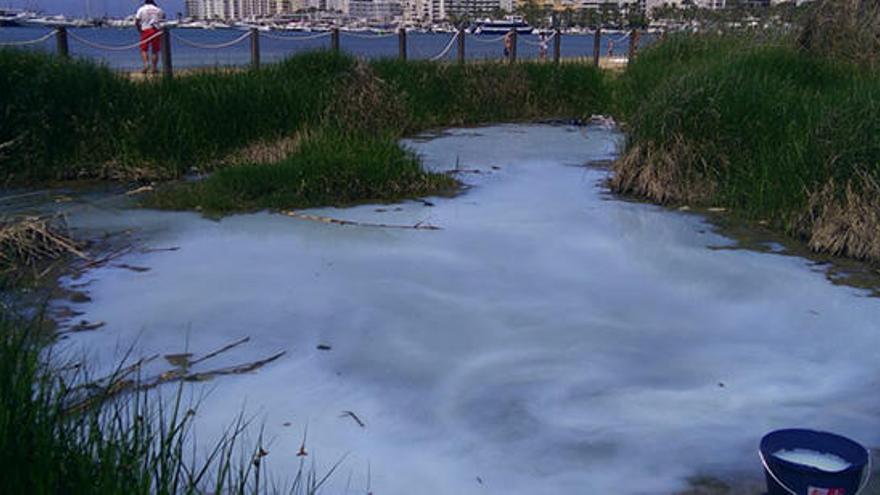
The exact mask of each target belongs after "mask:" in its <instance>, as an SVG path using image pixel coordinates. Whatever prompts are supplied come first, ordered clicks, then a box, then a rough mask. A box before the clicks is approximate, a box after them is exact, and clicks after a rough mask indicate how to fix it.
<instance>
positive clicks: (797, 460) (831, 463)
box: [773, 449, 852, 473]
mask: <svg viewBox="0 0 880 495" xmlns="http://www.w3.org/2000/svg"><path fill="white" fill-rule="evenodd" d="M773 455H774V456H776V457H778V458H779V459H782V460H783V461H788V462H791V463H794V464H800V465H802V466H809V467H813V468H816V469H821V470H822V471H827V472H829V473H838V472H840V471H843V470H844V469H847V468H848V467H850V466H852V464H850V463H849V462H847V461H846V460H845V459H843V458H842V457H840V456H837V455H834V454H830V453H828V452H817V451H815V450H810V449H782V450H777V451H776V452H774V453H773Z"/></svg>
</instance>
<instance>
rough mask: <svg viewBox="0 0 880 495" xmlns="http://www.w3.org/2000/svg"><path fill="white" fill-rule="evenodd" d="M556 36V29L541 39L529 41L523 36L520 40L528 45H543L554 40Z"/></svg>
mask: <svg viewBox="0 0 880 495" xmlns="http://www.w3.org/2000/svg"><path fill="white" fill-rule="evenodd" d="M555 37H556V31H553V34H551V35H550V36H547V37H546V38H544V39H543V40H540V41H529V40H527V39H525V38H522V39H521V40H520V41H522V42H523V43H525V44H526V45H531V46H541V45H545V44H548V43H550V40H552V39H553V38H555ZM545 46H547V45H545Z"/></svg>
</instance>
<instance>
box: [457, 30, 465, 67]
mask: <svg viewBox="0 0 880 495" xmlns="http://www.w3.org/2000/svg"><path fill="white" fill-rule="evenodd" d="M465 34H466V33H465V31H464V28H463V27H460V28H458V63H460V64H463V63H464V38H465Z"/></svg>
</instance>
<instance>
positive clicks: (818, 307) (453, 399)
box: [59, 125, 880, 494]
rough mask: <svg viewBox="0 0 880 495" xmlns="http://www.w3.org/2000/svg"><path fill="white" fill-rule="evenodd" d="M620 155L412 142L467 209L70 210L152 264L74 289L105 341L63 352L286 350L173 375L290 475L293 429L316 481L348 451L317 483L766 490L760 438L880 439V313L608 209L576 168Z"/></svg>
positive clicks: (607, 146)
mask: <svg viewBox="0 0 880 495" xmlns="http://www.w3.org/2000/svg"><path fill="white" fill-rule="evenodd" d="M622 139H623V138H622V136H621V135H620V134H619V133H617V132H616V131H614V130H609V129H605V128H602V127H598V126H588V127H569V126H564V125H501V126H491V127H484V128H476V129H453V130H449V131H445V132H442V133H438V134H434V135H425V136H420V137H418V138H416V139H411V140H407V141H406V142H405V144H406V145H407V146H410V147H411V148H413V149H414V150H416V151H417V152H418V153H419V154H421V155H422V157H423V158H424V161H425V164H426V166H428V167H430V168H432V169H435V170H444V171H450V170H456V172H453V173H455V174H456V175H457V176H458V177H459V178H460V179H461V180H462V181H463V182H464V183H465V184H467V185H468V186H469V187H468V188H467V189H466V190H465V191H464V192H463V193H461V194H459V195H457V196H455V197H450V198H424V199H425V200H424V201H407V202H403V203H401V204H391V205H362V206H357V207H352V208H345V209H336V208H325V209H317V210H309V211H307V212H303V213H304V214H307V215H310V216H298V217H296V216H294V217H291V216H287V215H283V214H272V213H265V212H264V213H256V214H248V215H237V216H231V217H226V218H223V219H222V220H220V221H216V220H211V219H206V218H203V217H201V216H199V215H197V214H194V213H172V212H157V211H150V210H142V209H127V208H108V207H100V208H99V207H94V208H80V209H77V210H76V212H75V213H71V223H72V225H73V226H74V227H75V228H76V229H78V230H79V231H80V232H81V233H84V234H88V235H92V234H95V233H99V232H119V231H125V230H128V229H134V231H135V235H136V236H137V237H138V238H139V243H140V244H141V245H142V246H143V247H147V248H151V249H145V250H136V251H133V252H131V253H129V254H127V255H126V256H124V257H122V258H119V259H117V260H115V261H114V263H113V264H110V265H107V266H104V267H102V268H97V269H94V270H92V271H90V272H88V273H87V274H85V276H84V277H82V278H80V279H78V280H67V281H66V282H65V283H66V284H68V285H75V284H76V285H77V287H84V289H83V290H86V291H87V292H88V295H89V297H90V299H91V300H90V301H88V302H82V303H79V304H75V305H74V306H75V307H76V309H78V310H80V311H83V312H84V315H83V316H81V317H79V318H83V319H86V320H88V321H93V322H94V321H104V322H106V326H104V327H102V328H100V329H97V330H94V331H91V332H80V333H76V334H73V335H72V336H71V337H70V338H69V339H66V340H65V341H64V344H63V345H64V346H65V347H66V348H67V350H68V352H71V353H85V354H86V355H87V356H89V358H90V360H91V362H92V363H93V366H94V367H96V368H97V369H99V370H100V369H110V368H112V367H113V366H115V365H116V364H117V363H118V362H119V361H120V359H122V358H123V356H124V354H125V352H126V351H127V350H128V349H129V348H130V347H132V355H131V356H130V357H129V360H130V361H131V360H133V359H135V358H137V357H140V356H149V355H152V354H154V353H158V354H162V355H166V354H179V353H182V352H184V351H186V352H190V353H193V354H194V355H195V356H200V355H204V354H206V353H208V352H210V351H213V350H216V349H220V348H222V347H223V346H224V345H226V344H229V343H231V342H236V341H238V340H239V339H242V338H245V337H249V338H250V340H249V341H248V342H246V343H243V344H241V345H239V346H236V347H235V348H233V349H230V350H229V351H227V352H224V353H222V354H220V355H218V356H216V357H213V358H211V359H210V360H206V361H204V362H201V363H199V364H197V365H194V366H193V368H192V369H193V370H197V371H198V370H203V371H209V370H212V369H218V368H223V367H226V366H233V365H236V364H240V363H250V362H254V361H259V360H262V359H265V358H267V357H270V356H275V355H277V354H278V353H280V352H284V355H282V356H281V357H280V358H278V359H277V360H274V361H272V362H270V363H268V364H266V365H265V366H263V367H261V368H259V369H257V370H255V371H253V372H250V373H243V374H231V375H227V376H219V377H216V378H215V379H214V380H211V381H207V382H204V383H195V384H192V385H187V387H191V388H188V390H191V391H192V393H193V394H195V395H197V396H203V397H202V399H201V403H200V405H199V408H198V413H197V425H198V426H197V428H198V434H199V436H198V438H199V439H200V440H205V441H208V440H209V439H211V438H213V437H215V436H216V435H218V434H219V432H221V431H222V429H223V428H224V427H226V426H227V425H229V424H230V423H231V422H232V421H233V419H234V417H235V415H236V414H238V413H239V412H241V411H245V413H246V414H247V415H251V416H253V417H254V418H255V422H256V423H257V426H259V425H261V424H262V425H264V428H265V431H264V438H265V439H266V440H267V441H268V442H269V444H268V447H267V450H268V451H269V456H268V457H267V461H268V462H269V465H270V469H271V472H272V475H273V476H275V477H277V478H283V477H286V476H290V475H291V473H293V472H295V468H296V466H297V464H298V462H299V460H300V458H298V457H297V456H296V454H297V452H298V451H299V450H300V447H301V444H302V443H303V439H304V435H305V432H306V430H307V438H306V440H305V447H306V450H307V452H308V453H309V457H308V459H309V462H315V463H316V466H317V469H318V471H319V472H322V471H326V470H327V469H329V468H330V467H331V466H332V465H333V464H334V463H335V462H336V461H338V460H340V459H342V458H343V457H344V456H345V458H344V461H343V462H342V465H341V467H340V468H339V470H338V471H337V472H336V473H335V474H334V475H333V476H332V477H331V479H330V481H329V485H328V487H327V490H326V491H325V493H366V492H367V491H368V490H370V491H372V492H373V493H376V494H413V493H419V494H460V493H508V494H534V493H558V494H563V493H570V494H574V493H586V492H592V491H596V492H600V493H616V494H644V493H672V492H675V491H677V490H680V489H684V488H686V487H687V483H688V481H687V480H688V479H689V478H691V477H694V476H701V475H705V476H713V477H719V478H722V479H742V478H748V479H755V478H758V477H759V476H760V473H761V468H760V464H759V461H758V458H757V454H756V451H757V444H758V441H759V439H760V437H761V436H762V435H763V434H764V433H766V432H768V431H770V430H772V429H775V428H781V427H811V428H817V429H827V430H833V431H835V432H838V433H841V434H844V435H848V436H851V437H853V438H854V439H856V440H859V441H861V442H862V443H865V444H866V445H870V446H877V445H880V428H878V424H880V421H878V420H880V393H878V392H880V359H878V358H880V332H878V323H877V322H880V300H878V299H876V298H872V297H868V294H869V293H868V292H867V291H863V290H859V289H855V288H850V287H844V286H837V285H834V284H832V283H830V282H829V281H828V280H827V278H826V276H825V273H824V272H823V269H822V268H821V267H819V266H816V265H815V264H814V263H812V262H810V261H809V260H806V259H803V258H799V257H795V256H788V255H785V254H783V253H776V252H772V251H768V252H756V251H749V250H742V249H718V248H725V247H732V246H734V245H735V244H736V242H735V241H734V240H732V239H730V238H727V237H724V236H723V235H721V234H719V233H717V232H716V231H715V229H713V227H712V225H711V224H710V223H708V222H707V220H706V219H704V218H703V217H700V216H698V215H694V214H692V213H684V212H678V211H670V210H668V209H664V208H660V207H657V206H652V205H646V204H641V203H635V202H627V201H622V200H620V199H618V198H615V197H613V196H611V195H609V194H608V193H607V190H606V188H605V186H604V181H605V180H606V179H607V177H608V174H609V172H608V170H606V169H604V168H602V167H599V166H593V165H591V164H594V163H597V162H601V161H603V160H609V159H612V158H613V157H614V156H616V153H617V152H618V148H619V146H620V145H621V144H622ZM326 218H333V219H341V220H349V221H353V222H358V224H355V225H340V224H336V223H327V222H326V221H320V220H321V219H326ZM376 224H384V225H394V226H402V227H406V226H419V227H425V226H431V227H437V230H429V229H412V228H387V227H379V226H376ZM169 248H170V249H174V250H165V249H169ZM175 248H179V249H175ZM140 267H143V268H148V270H143V269H142V268H140ZM138 268H140V269H138ZM81 284H85V285H81ZM59 304H60V303H59ZM65 304H66V303H65ZM170 366H171V365H170V364H169V363H167V362H163V361H161V360H156V361H154V362H152V363H151V364H150V365H149V367H148V370H149V372H150V373H158V372H161V371H163V370H167V369H169V368H170ZM147 374H149V373H147ZM169 387H170V388H174V386H173V385H171V386H169ZM346 411H350V412H352V413H354V414H353V415H351V414H347V413H346ZM255 434H256V432H254V435H255Z"/></svg>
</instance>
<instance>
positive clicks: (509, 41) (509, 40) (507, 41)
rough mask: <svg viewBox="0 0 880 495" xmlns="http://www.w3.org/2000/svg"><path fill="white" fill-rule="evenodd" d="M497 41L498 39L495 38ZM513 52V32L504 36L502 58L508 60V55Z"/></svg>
mask: <svg viewBox="0 0 880 495" xmlns="http://www.w3.org/2000/svg"><path fill="white" fill-rule="evenodd" d="M495 39H498V38H495ZM512 51H513V30H512V29H511V30H510V31H508V32H507V34H505V35H504V58H505V59H508V60H509V59H510V53H511V52H512Z"/></svg>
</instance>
